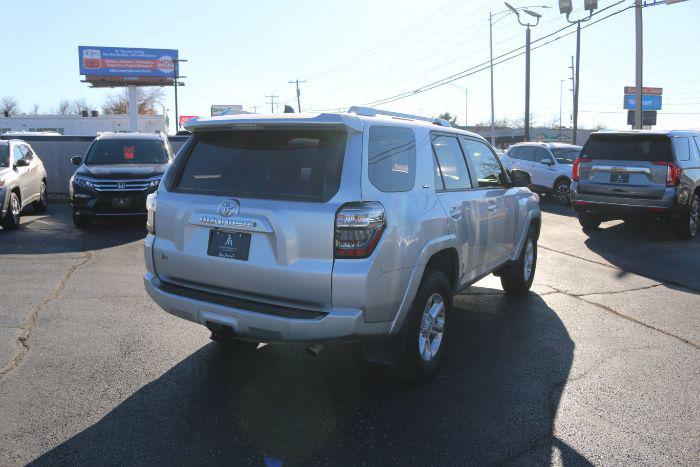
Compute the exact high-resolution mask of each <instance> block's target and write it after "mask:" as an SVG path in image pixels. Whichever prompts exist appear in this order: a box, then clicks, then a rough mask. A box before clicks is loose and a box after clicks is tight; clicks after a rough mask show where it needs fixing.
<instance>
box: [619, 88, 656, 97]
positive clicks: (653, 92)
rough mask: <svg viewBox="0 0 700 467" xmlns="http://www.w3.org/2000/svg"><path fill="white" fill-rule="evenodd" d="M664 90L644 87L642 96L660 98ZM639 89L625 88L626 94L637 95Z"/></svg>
mask: <svg viewBox="0 0 700 467" xmlns="http://www.w3.org/2000/svg"><path fill="white" fill-rule="evenodd" d="M663 90H664V88H648V87H642V94H644V95H647V96H660V95H661V94H663ZM636 92H637V88H636V87H635V86H625V94H635V93H636Z"/></svg>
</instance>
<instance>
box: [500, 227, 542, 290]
mask: <svg viewBox="0 0 700 467" xmlns="http://www.w3.org/2000/svg"><path fill="white" fill-rule="evenodd" d="M536 268H537V235H536V234H535V229H534V228H532V227H530V230H528V232H527V237H526V238H525V243H524V244H523V250H522V251H521V252H520V256H519V257H518V260H517V261H515V262H514V263H512V264H511V265H510V266H508V267H507V268H506V269H505V270H504V271H502V272H501V285H502V286H503V290H504V291H505V292H506V294H507V295H523V294H526V293H527V292H528V291H529V290H530V287H532V281H533V279H534V278H535V270H536Z"/></svg>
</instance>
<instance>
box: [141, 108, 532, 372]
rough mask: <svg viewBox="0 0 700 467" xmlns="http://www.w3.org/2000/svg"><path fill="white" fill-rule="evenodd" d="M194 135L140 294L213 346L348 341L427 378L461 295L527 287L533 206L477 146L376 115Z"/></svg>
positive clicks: (159, 211)
mask: <svg viewBox="0 0 700 467" xmlns="http://www.w3.org/2000/svg"><path fill="white" fill-rule="evenodd" d="M187 129H188V130H190V131H191V132H192V137H191V138H190V139H189V140H188V142H187V143H186V145H185V146H184V147H183V148H182V149H181V151H180V152H179V153H178V156H177V158H176V159H175V161H174V162H173V164H172V166H171V168H170V169H168V171H167V173H166V175H165V177H164V179H163V183H161V185H160V187H159V188H158V191H157V192H156V193H154V194H152V195H150V196H149V198H148V202H147V203H148V204H147V208H148V217H147V229H148V232H149V233H148V236H147V237H146V240H145V261H146V268H147V273H146V274H145V276H144V284H145V287H146V290H147V291H148V293H149V295H150V296H151V297H152V298H153V300H155V301H156V302H157V303H158V304H159V305H160V306H161V307H162V308H163V309H164V310H165V311H167V312H168V313H171V314H173V315H175V316H178V317H180V318H183V319H186V320H190V321H193V322H195V323H199V324H202V325H205V326H207V327H208V328H209V329H210V330H211V332H212V335H211V337H212V339H213V340H214V341H215V342H220V343H225V344H228V345H233V344H235V346H246V345H253V346H257V345H258V343H259V342H304V343H308V344H310V345H309V349H318V348H319V347H320V345H321V344H320V343H321V342H323V341H329V340H335V341H341V342H348V343H354V344H355V345H356V347H357V350H359V351H360V352H361V354H363V355H364V356H365V357H366V358H367V359H369V360H371V361H374V362H378V363H383V364H387V365H390V366H392V367H393V368H394V369H395V371H396V372H397V373H398V374H399V375H401V376H403V377H405V378H407V379H409V380H420V379H422V378H425V377H427V376H429V375H430V374H432V373H433V372H434V371H435V370H436V368H437V366H438V364H439V363H440V361H441V360H442V358H443V356H444V354H445V351H446V350H445V349H446V347H447V344H446V343H447V340H448V336H449V335H450V334H451V333H453V332H456V331H455V330H453V329H452V328H453V326H452V325H451V312H452V298H453V296H454V294H455V293H457V292H459V291H460V290H462V289H464V288H466V287H468V286H469V285H470V284H472V283H474V282H475V281H477V280H479V279H480V278H482V277H484V276H485V275H487V274H490V273H494V274H496V275H499V276H500V278H501V283H502V284H503V288H504V289H505V291H506V293H508V294H522V293H526V292H527V291H528V290H529V288H530V286H531V284H532V280H533V277H534V274H535V267H536V263H537V239H538V236H539V231H540V209H539V203H538V198H537V195H535V194H533V193H532V192H531V191H530V190H529V189H528V188H526V186H527V185H528V184H529V182H530V180H529V176H528V175H527V174H526V173H523V172H517V171H515V172H513V173H510V174H509V173H507V172H506V171H505V170H504V169H503V167H502V165H501V163H500V161H499V160H498V158H497V157H496V155H495V153H494V151H493V149H492V148H491V147H490V146H489V145H488V143H487V142H486V140H484V139H483V138H482V137H480V136H478V135H476V134H473V133H469V132H466V131H462V130H458V129H455V128H452V127H451V126H450V125H449V123H447V122H445V121H444V120H439V119H431V118H423V117H417V116H413V115H405V114H397V113H390V112H381V111H379V110H375V109H370V108H352V109H351V110H350V112H349V113H345V114H343V113H341V114H331V113H322V114H282V115H230V116H219V117H212V118H205V119H198V120H196V121H191V122H190V123H188V124H187Z"/></svg>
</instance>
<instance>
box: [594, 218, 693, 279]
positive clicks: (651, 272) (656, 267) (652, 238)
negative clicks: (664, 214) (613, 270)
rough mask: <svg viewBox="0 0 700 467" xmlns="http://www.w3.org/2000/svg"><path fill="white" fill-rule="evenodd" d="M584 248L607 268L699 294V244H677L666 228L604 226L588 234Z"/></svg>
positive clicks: (635, 223) (636, 223) (633, 223)
mask: <svg viewBox="0 0 700 467" xmlns="http://www.w3.org/2000/svg"><path fill="white" fill-rule="evenodd" d="M584 243H585V245H586V246H587V247H588V248H589V249H590V250H591V251H592V252H594V253H596V254H598V255H600V256H601V257H602V258H604V259H605V260H606V261H608V262H610V264H613V265H615V266H616V267H618V268H620V269H622V270H623V271H621V272H620V274H621V275H624V274H627V273H634V274H637V275H640V276H643V277H646V278H648V279H652V280H656V281H662V282H666V283H668V284H672V285H680V286H683V287H686V288H689V289H692V290H694V291H696V292H700V267H698V258H700V241H699V239H697V238H696V239H693V240H679V239H677V238H676V237H675V235H674V234H673V232H672V231H671V228H670V227H669V226H668V224H666V223H664V222H658V221H650V220H645V219H632V220H628V221H625V222H620V223H617V224H614V225H610V224H607V223H603V224H602V225H601V228H600V229H598V230H596V231H593V232H590V233H589V234H588V238H587V239H586V240H585V242H584Z"/></svg>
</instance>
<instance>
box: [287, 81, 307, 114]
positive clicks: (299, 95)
mask: <svg viewBox="0 0 700 467" xmlns="http://www.w3.org/2000/svg"><path fill="white" fill-rule="evenodd" d="M299 83H306V81H299V80H298V79H295V80H294V81H290V82H289V84H296V85H297V111H298V112H299V113H301V91H300V90H299Z"/></svg>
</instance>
